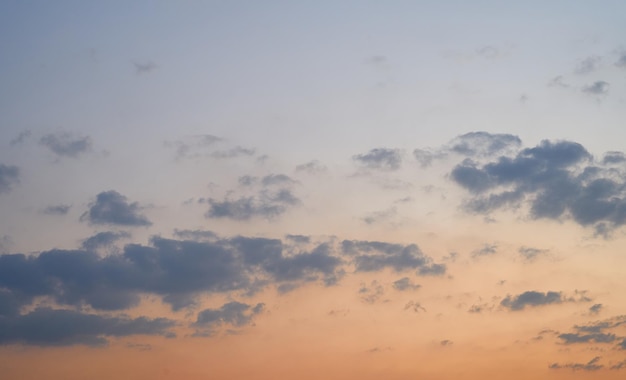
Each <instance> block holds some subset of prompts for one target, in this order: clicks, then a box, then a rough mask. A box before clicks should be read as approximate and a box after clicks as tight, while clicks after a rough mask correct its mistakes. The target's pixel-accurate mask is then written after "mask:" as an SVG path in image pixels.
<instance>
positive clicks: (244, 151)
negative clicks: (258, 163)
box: [210, 146, 256, 158]
mask: <svg viewBox="0 0 626 380" xmlns="http://www.w3.org/2000/svg"><path fill="white" fill-rule="evenodd" d="M255 154H256V150H254V149H251V148H243V147H241V146H236V147H234V148H231V149H228V150H218V151H215V152H213V153H211V154H210V156H211V157H213V158H237V157H250V156H254V155H255Z"/></svg>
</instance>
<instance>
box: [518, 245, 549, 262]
mask: <svg viewBox="0 0 626 380" xmlns="http://www.w3.org/2000/svg"><path fill="white" fill-rule="evenodd" d="M517 251H518V252H519V254H520V256H521V257H522V258H523V259H524V260H526V261H534V260H535V259H537V258H538V257H540V256H543V255H545V254H547V253H548V250H547V249H539V248H532V247H520V248H519V249H518V250H517Z"/></svg>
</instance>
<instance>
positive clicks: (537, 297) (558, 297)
mask: <svg viewBox="0 0 626 380" xmlns="http://www.w3.org/2000/svg"><path fill="white" fill-rule="evenodd" d="M577 294H581V295H582V296H581V297H579V298H578V299H575V298H571V297H570V298H566V297H564V296H563V294H562V293H561V292H552V291H549V292H545V293H543V292H537V291H532V290H531V291H527V292H524V293H522V294H518V295H516V296H511V295H508V296H506V298H504V299H503V300H502V302H500V305H501V306H503V307H505V308H507V309H509V310H511V311H519V310H523V309H525V308H526V307H528V306H530V307H536V306H545V305H554V304H561V303H563V302H585V301H589V298H587V297H586V296H584V292H583V293H578V292H577Z"/></svg>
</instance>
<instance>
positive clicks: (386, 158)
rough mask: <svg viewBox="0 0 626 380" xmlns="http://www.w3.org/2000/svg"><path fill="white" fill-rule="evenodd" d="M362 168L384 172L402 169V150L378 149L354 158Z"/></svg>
mask: <svg viewBox="0 0 626 380" xmlns="http://www.w3.org/2000/svg"><path fill="white" fill-rule="evenodd" d="M352 159H353V160H354V161H356V162H357V163H358V164H359V165H360V166H361V167H363V168H365V169H374V170H382V171H393V170H398V169H400V165H401V164H402V151H401V150H400V149H389V148H376V149H372V150H370V151H369V152H367V153H364V154H357V155H354V156H352Z"/></svg>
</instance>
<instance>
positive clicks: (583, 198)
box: [450, 140, 626, 230]
mask: <svg viewBox="0 0 626 380" xmlns="http://www.w3.org/2000/svg"><path fill="white" fill-rule="evenodd" d="M620 156H621V155H620V154H617V153H616V152H611V153H610V154H609V155H607V156H605V160H606V162H608V163H610V164H620V159H621V157H620ZM450 177H451V178H452V180H453V181H454V182H456V183H457V184H458V185H460V186H461V187H463V188H465V189H466V190H467V191H468V192H470V194H472V197H470V198H469V199H467V200H466V201H465V203H464V208H465V209H466V211H469V212H471V213H477V214H489V213H490V212H491V211H494V210H498V209H504V208H519V207H521V206H524V205H528V206H529V214H530V216H531V217H532V218H534V219H539V218H548V219H560V218H571V219H573V220H574V221H576V222H577V223H578V224H581V225H583V226H596V227H598V228H602V227H604V228H605V229H606V230H609V229H611V228H614V227H617V226H621V225H623V224H624V223H626V200H625V198H624V197H625V195H624V189H625V188H626V186H625V182H626V178H624V176H623V175H622V174H620V172H619V171H616V170H613V169H612V168H609V167H603V166H598V164H597V163H594V162H593V157H592V156H591V154H589V152H587V150H586V149H585V148H584V147H583V146H582V145H580V144H577V143H574V142H568V141H557V142H550V141H545V140H544V141H542V142H541V144H540V145H538V146H536V147H534V148H526V149H522V150H520V151H519V152H518V153H517V154H515V155H514V156H499V157H496V158H492V159H490V161H488V162H487V163H482V164H481V163H478V162H476V161H471V160H469V159H466V160H464V161H463V162H461V163H460V164H458V165H456V166H455V167H454V169H453V170H452V171H451V175H450Z"/></svg>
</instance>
